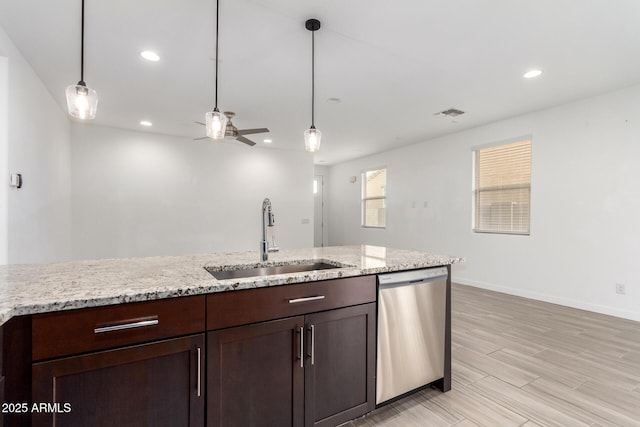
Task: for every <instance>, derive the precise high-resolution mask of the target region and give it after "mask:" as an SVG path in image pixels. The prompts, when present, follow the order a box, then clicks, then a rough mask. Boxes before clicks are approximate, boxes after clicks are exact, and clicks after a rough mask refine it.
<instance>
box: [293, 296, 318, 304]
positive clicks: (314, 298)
mask: <svg viewBox="0 0 640 427" xmlns="http://www.w3.org/2000/svg"><path fill="white" fill-rule="evenodd" d="M321 299H324V295H318V296H315V297H306V298H295V299H290V300H289V304H296V303H298V302H307V301H317V300H321Z"/></svg>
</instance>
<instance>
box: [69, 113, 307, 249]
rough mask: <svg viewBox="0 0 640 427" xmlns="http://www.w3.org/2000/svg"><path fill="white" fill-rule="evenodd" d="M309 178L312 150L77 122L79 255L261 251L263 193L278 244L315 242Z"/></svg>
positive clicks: (76, 228)
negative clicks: (270, 146) (192, 137)
mask: <svg viewBox="0 0 640 427" xmlns="http://www.w3.org/2000/svg"><path fill="white" fill-rule="evenodd" d="M312 180H313V158H312V157H311V156H309V155H308V153H306V152H300V151H295V152H294V151H284V150H277V149H269V148H261V147H259V146H256V147H247V146H246V145H244V144H240V143H237V142H234V143H214V142H211V141H208V140H202V141H192V140H190V139H187V138H179V137H172V136H166V135H157V134H152V133H146V132H133V131H126V130H122V129H115V128H109V127H102V126H95V125H82V124H74V125H73V126H72V193H73V250H74V253H73V256H74V258H77V259H88V258H113V257H136V256H150V255H173V254H186V253H202V252H214V251H240V250H256V251H257V250H258V247H259V246H258V243H259V241H260V239H261V228H260V227H261V225H260V224H261V208H262V200H263V199H264V198H265V197H269V198H270V199H271V202H272V205H273V212H274V214H275V218H276V226H275V227H274V229H273V232H274V233H275V235H276V238H277V243H278V245H279V246H280V247H281V248H296V247H310V246H313V194H312V191H311V188H312ZM303 219H307V220H308V222H307V223H306V224H303V223H302V220H303Z"/></svg>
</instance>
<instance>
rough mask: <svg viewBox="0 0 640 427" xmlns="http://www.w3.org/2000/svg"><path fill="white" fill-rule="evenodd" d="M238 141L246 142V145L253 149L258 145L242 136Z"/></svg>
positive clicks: (239, 136)
mask: <svg viewBox="0 0 640 427" xmlns="http://www.w3.org/2000/svg"><path fill="white" fill-rule="evenodd" d="M236 141H240V142H244V143H245V144H247V145H250V146H252V147H253V146H254V145H256V143H255V142H253V141H251V140H250V139H247V138H245V137H244V136H242V135H238V138H236Z"/></svg>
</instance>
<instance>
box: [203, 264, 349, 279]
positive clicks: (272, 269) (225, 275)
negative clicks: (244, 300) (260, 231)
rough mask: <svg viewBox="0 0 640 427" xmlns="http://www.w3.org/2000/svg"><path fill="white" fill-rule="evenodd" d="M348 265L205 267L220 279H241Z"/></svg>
mask: <svg viewBox="0 0 640 427" xmlns="http://www.w3.org/2000/svg"><path fill="white" fill-rule="evenodd" d="M345 267H350V266H348V265H337V264H330V263H328V262H324V261H319V262H310V263H304V264H285V265H267V266H261V267H253V268H239V269H236V270H220V269H219V268H220V267H205V270H207V271H208V272H209V273H211V275H212V276H213V277H215V278H216V279H218V280H226V279H241V278H244V277H256V276H272V275H275V274H289V273H302V272H305V271H315V270H328V269H332V268H345Z"/></svg>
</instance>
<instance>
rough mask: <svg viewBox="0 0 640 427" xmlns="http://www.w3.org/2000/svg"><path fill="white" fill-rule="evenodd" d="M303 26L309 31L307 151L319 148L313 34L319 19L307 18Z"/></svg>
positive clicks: (305, 134)
mask: <svg viewBox="0 0 640 427" xmlns="http://www.w3.org/2000/svg"><path fill="white" fill-rule="evenodd" d="M304 26H305V27H306V29H307V30H309V31H311V127H310V128H309V129H307V130H306V131H304V148H305V150H307V151H309V152H314V151H318V150H319V149H320V138H321V137H322V133H321V132H320V131H319V130H318V129H316V127H315V123H314V113H315V100H316V99H315V37H314V34H315V32H316V31H318V30H319V29H320V21H318V20H317V19H308V20H307V22H305V24H304Z"/></svg>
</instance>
